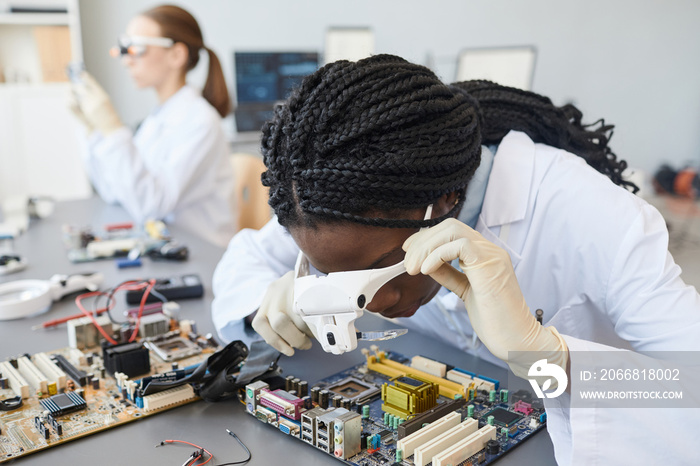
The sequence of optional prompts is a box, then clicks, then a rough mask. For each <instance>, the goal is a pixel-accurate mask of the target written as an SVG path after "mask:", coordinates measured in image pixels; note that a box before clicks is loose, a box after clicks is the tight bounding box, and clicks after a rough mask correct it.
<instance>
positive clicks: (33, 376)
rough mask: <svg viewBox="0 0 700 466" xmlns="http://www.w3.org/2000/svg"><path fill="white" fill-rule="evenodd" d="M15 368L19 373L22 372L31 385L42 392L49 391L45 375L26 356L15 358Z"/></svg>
mask: <svg viewBox="0 0 700 466" xmlns="http://www.w3.org/2000/svg"><path fill="white" fill-rule="evenodd" d="M17 370H19V373H20V374H22V376H23V377H24V378H25V379H26V380H27V381H28V382H29V383H30V384H31V385H32V387H35V388H36V389H38V390H39V391H40V392H41V393H43V394H47V393H48V392H49V381H48V380H47V379H46V376H45V375H44V374H42V372H41V371H40V370H39V369H37V367H36V366H35V365H34V363H33V362H32V361H31V360H30V359H29V358H28V357H27V356H22V357H20V358H17Z"/></svg>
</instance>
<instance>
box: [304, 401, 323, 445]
mask: <svg viewBox="0 0 700 466" xmlns="http://www.w3.org/2000/svg"><path fill="white" fill-rule="evenodd" d="M325 412H326V410H325V409H323V408H313V409H310V410H309V411H306V412H305V413H303V414H302V415H301V439H302V440H303V441H304V442H306V443H310V444H311V445H313V446H316V418H317V417H318V416H320V415H322V414H324V413H325Z"/></svg>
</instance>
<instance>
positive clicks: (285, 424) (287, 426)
mask: <svg viewBox="0 0 700 466" xmlns="http://www.w3.org/2000/svg"><path fill="white" fill-rule="evenodd" d="M277 424H278V425H279V429H280V430H281V431H282V432H284V433H285V434H287V435H291V436H292V437H297V438H299V434H300V432H301V427H300V425H299V424H297V423H296V422H294V421H290V420H289V419H285V418H283V417H280V418H278V419H277Z"/></svg>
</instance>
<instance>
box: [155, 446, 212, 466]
mask: <svg viewBox="0 0 700 466" xmlns="http://www.w3.org/2000/svg"><path fill="white" fill-rule="evenodd" d="M164 443H184V444H185V445H190V446H193V447H195V448H197V449H198V450H202V451H204V452H206V454H207V455H209V459H208V460H206V461H205V462H204V463H200V464H198V465H197V466H204V465H205V464H207V463H208V462H210V461H211V459H212V458H213V457H214V455H212V454H211V453H209V450H207V449H206V448H204V447H200V446H199V445H195V444H194V443H190V442H185V441H184V440H163V441H162V442H161V445H162V444H164ZM200 458H201V456H200V457H199V458H197V459H196V460H195V462H196V461H199V459H200ZM192 466H194V464H193V465H192Z"/></svg>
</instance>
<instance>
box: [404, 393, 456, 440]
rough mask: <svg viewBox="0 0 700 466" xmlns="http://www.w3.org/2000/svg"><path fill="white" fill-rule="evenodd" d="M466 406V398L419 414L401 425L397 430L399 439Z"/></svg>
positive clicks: (450, 401)
mask: <svg viewBox="0 0 700 466" xmlns="http://www.w3.org/2000/svg"><path fill="white" fill-rule="evenodd" d="M465 404H466V400H465V399H464V398H458V399H456V400H448V401H446V402H444V403H440V404H439V405H437V406H435V407H434V408H431V409H429V410H428V411H424V412H422V413H420V414H417V415H416V417H414V418H413V419H411V420H410V421H407V422H404V423H403V424H400V425H399V428H398V429H397V432H398V434H399V439H402V438H404V437H407V436H409V435H411V434H412V433H414V432H418V431H419V430H420V429H421V427H423V425H424V424H430V423H432V422H435V421H437V420H438V419H440V418H441V417H443V416H446V415H447V414H449V413H451V412H454V411H457V410H458V409H459V408H461V407H462V406H464V405H465Z"/></svg>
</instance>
